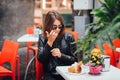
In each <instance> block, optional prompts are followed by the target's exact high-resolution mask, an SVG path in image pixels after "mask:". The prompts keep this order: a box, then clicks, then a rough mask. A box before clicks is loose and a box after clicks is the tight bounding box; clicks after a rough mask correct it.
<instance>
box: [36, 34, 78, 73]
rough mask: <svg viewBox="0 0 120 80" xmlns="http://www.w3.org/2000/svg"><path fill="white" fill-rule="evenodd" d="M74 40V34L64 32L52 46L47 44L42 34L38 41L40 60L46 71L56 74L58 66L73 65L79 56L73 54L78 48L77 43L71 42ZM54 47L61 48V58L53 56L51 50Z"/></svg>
mask: <svg viewBox="0 0 120 80" xmlns="http://www.w3.org/2000/svg"><path fill="white" fill-rule="evenodd" d="M71 42H74V38H73V35H71V34H69V33H64V34H63V36H62V37H61V38H59V39H56V40H55V42H54V43H53V46H52V47H50V46H49V45H48V44H47V40H46V39H45V37H44V36H43V34H40V36H39V41H38V56H37V58H38V60H39V61H40V62H41V63H42V64H43V68H44V71H45V72H50V73H52V74H56V70H55V68H56V66H63V65H71V64H72V63H74V62H75V61H77V58H76V57H75V56H74V55H73V53H74V52H75V50H76V45H75V44H71ZM53 48H59V49H60V51H61V53H62V55H61V58H57V57H53V56H52V55H51V52H50V51H51V50H52V49H53Z"/></svg>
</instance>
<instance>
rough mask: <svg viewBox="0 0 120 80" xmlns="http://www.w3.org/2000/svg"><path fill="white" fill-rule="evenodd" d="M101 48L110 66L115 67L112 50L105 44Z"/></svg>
mask: <svg viewBox="0 0 120 80" xmlns="http://www.w3.org/2000/svg"><path fill="white" fill-rule="evenodd" d="M103 48H104V51H105V54H106V55H108V56H110V64H111V65H113V66H116V60H115V55H114V51H113V49H112V48H111V47H110V46H109V45H108V44H107V43H104V44H103Z"/></svg>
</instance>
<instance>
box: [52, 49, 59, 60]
mask: <svg viewBox="0 0 120 80" xmlns="http://www.w3.org/2000/svg"><path fill="white" fill-rule="evenodd" d="M51 53H52V56H55V57H58V58H60V57H61V52H60V50H59V49H58V48H54V49H52V50H51Z"/></svg>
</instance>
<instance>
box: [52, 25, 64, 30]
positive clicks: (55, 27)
mask: <svg viewBox="0 0 120 80" xmlns="http://www.w3.org/2000/svg"><path fill="white" fill-rule="evenodd" d="M52 27H53V29H57V28H59V29H62V28H63V25H62V24H60V25H53V26H52Z"/></svg>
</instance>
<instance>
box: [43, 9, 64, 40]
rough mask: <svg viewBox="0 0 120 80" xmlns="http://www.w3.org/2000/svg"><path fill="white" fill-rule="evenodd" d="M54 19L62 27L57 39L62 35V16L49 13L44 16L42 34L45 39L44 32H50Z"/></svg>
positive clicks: (53, 12)
mask: <svg viewBox="0 0 120 80" xmlns="http://www.w3.org/2000/svg"><path fill="white" fill-rule="evenodd" d="M56 19H57V20H59V21H60V23H61V24H62V25H63V28H62V29H61V31H60V33H59V35H58V38H59V37H60V36H61V35H62V34H63V33H64V30H65V26H64V20H63V18H62V16H61V15H60V14H59V13H58V12H57V11H49V12H48V13H47V14H46V16H45V19H44V21H43V34H44V36H45V37H46V38H47V36H46V31H48V32H50V31H51V29H52V26H53V23H54V21H55V20H56Z"/></svg>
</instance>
